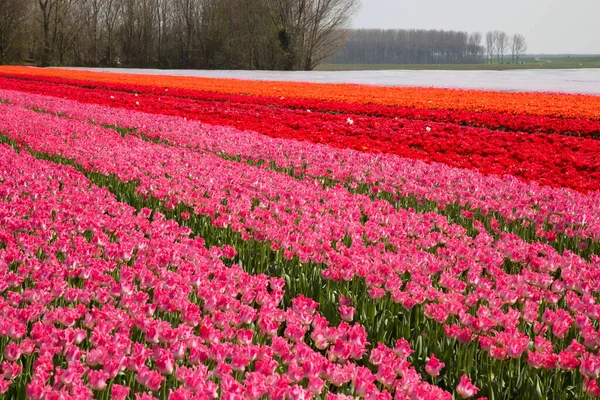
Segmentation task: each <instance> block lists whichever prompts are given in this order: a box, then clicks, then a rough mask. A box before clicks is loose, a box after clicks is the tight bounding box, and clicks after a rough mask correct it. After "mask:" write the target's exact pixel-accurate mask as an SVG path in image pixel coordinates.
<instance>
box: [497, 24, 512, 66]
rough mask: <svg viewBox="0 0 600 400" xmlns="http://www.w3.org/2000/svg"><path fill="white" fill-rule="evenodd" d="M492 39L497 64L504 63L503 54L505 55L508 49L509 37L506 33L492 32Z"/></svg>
mask: <svg viewBox="0 0 600 400" xmlns="http://www.w3.org/2000/svg"><path fill="white" fill-rule="evenodd" d="M493 38H494V46H495V49H496V57H497V60H498V64H500V63H504V53H506V50H507V49H508V47H509V37H508V35H507V34H506V32H503V31H494V32H493Z"/></svg>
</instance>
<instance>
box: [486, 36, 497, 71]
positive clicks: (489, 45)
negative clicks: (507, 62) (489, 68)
mask: <svg viewBox="0 0 600 400" xmlns="http://www.w3.org/2000/svg"><path fill="white" fill-rule="evenodd" d="M485 49H486V52H487V58H488V62H490V63H491V62H492V60H493V58H494V50H495V49H496V35H495V32H492V31H489V32H488V33H486V34H485Z"/></svg>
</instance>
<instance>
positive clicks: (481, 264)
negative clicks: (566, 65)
mask: <svg viewBox="0 0 600 400" xmlns="http://www.w3.org/2000/svg"><path fill="white" fill-rule="evenodd" d="M0 274H1V278H0V393H1V395H0V398H2V399H34V400H42V399H43V400H46V399H88V398H89V399H123V400H124V399H174V400H179V399H229V400H237V399H252V400H258V399H282V400H283V399H294V400H296V399H327V400H335V399H340V400H343V399H357V398H361V399H362V398H364V399H369V400H387V399H402V400H413V399H414V400H434V399H444V400H446V399H447V400H451V399H484V398H485V399H494V400H497V399H560V400H563V399H588V398H594V397H599V396H600V384H599V383H598V379H600V355H599V349H600V96H594V95H581V94H553V93H524V92H490V91H474V90H456V89H428V88H400V87H381V86H360V85H350V84H335V85H334V84H317V83H294V82H269V81H243V80H233V79H214V78H198V77H182V76H178V77H175V76H150V75H136V74H119V73H102V72H87V71H75V70H62V69H35V68H25V67H0Z"/></svg>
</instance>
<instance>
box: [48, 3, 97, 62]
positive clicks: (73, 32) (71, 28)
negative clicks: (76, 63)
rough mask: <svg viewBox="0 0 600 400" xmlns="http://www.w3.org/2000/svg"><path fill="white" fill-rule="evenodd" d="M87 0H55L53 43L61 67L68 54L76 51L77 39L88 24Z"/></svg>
mask: <svg viewBox="0 0 600 400" xmlns="http://www.w3.org/2000/svg"><path fill="white" fill-rule="evenodd" d="M86 6H87V4H86V1H85V0H55V6H54V13H53V15H54V23H53V33H52V43H53V46H54V48H55V49H56V55H57V56H58V63H59V65H63V64H64V61H65V55H66V54H67V52H69V51H71V50H74V49H75V46H76V42H77V37H78V35H79V34H80V33H81V30H82V29H83V27H84V26H85V25H86V24H88V22H89V21H87V17H88V15H87V13H86V12H85V11H86V10H85V7H86Z"/></svg>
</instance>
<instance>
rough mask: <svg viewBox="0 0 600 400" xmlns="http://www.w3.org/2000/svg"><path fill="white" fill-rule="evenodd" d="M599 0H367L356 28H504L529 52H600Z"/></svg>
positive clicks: (358, 16) (364, 2)
mask: <svg viewBox="0 0 600 400" xmlns="http://www.w3.org/2000/svg"><path fill="white" fill-rule="evenodd" d="M599 18H600V0H493V1H492V0H362V7H361V10H360V11H359V12H358V14H357V15H356V16H355V18H354V20H353V26H354V27H355V28H382V29H390V28H400V29H453V30H463V31H468V32H474V31H480V32H482V33H484V35H485V32H486V31H488V30H494V29H499V30H503V31H506V32H507V33H510V34H513V33H521V34H522V35H523V36H525V39H527V44H528V51H527V52H528V53H573V54H584V53H593V54H600V21H599Z"/></svg>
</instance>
